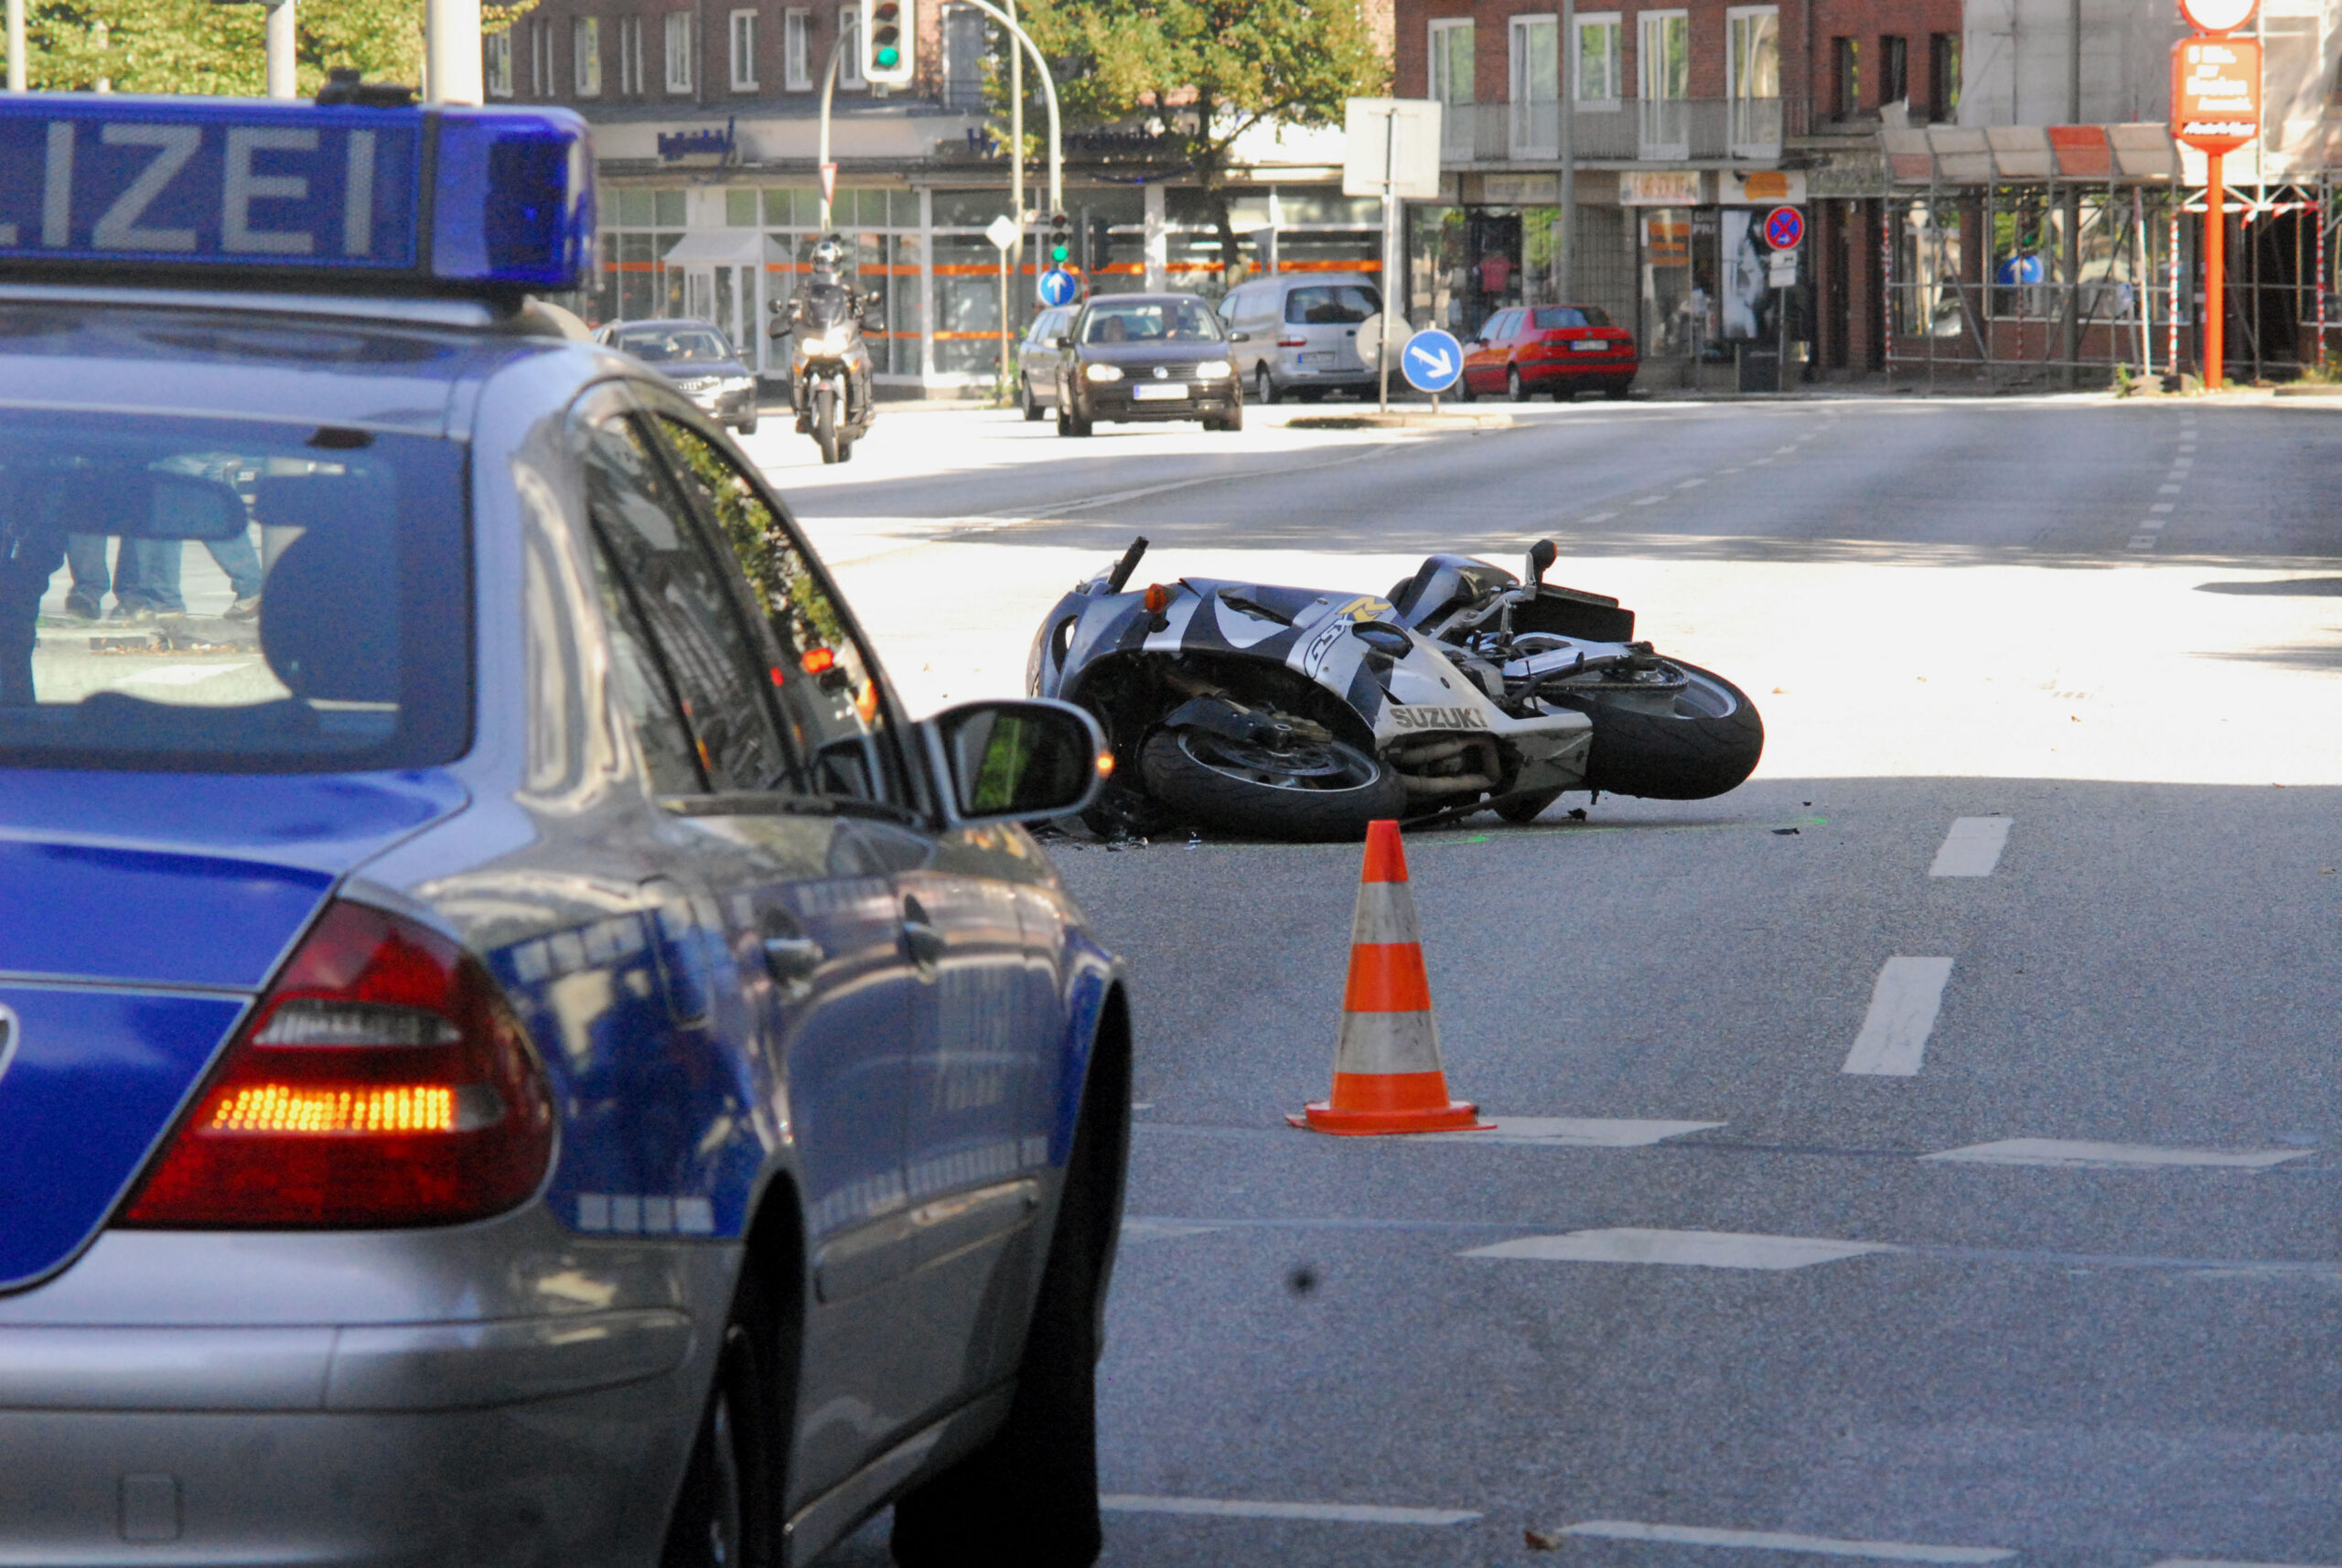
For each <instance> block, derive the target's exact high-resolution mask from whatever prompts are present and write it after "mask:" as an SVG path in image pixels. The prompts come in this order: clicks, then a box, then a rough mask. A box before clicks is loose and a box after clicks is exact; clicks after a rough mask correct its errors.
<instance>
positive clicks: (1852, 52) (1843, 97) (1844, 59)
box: [1830, 37, 1863, 120]
mask: <svg viewBox="0 0 2342 1568" xmlns="http://www.w3.org/2000/svg"><path fill="white" fill-rule="evenodd" d="M1862 107H1863V41H1862V40H1861V39H1860V38H1845V37H1839V38H1832V39H1831V40H1830V113H1831V116H1832V118H1833V119H1838V120H1851V119H1853V117H1854V116H1855V115H1856V114H1859V113H1862Z"/></svg>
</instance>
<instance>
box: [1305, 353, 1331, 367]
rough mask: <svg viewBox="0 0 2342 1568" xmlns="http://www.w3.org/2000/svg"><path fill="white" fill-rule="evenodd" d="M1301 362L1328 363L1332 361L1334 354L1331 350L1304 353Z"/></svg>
mask: <svg viewBox="0 0 2342 1568" xmlns="http://www.w3.org/2000/svg"><path fill="white" fill-rule="evenodd" d="M1301 362H1302V363H1303V364H1305V365H1330V364H1332V363H1333V362H1334V356H1333V354H1332V353H1331V352H1327V353H1323V354H1304V355H1302V356H1301Z"/></svg>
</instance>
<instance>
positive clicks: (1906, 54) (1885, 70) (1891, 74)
mask: <svg viewBox="0 0 2342 1568" xmlns="http://www.w3.org/2000/svg"><path fill="white" fill-rule="evenodd" d="M1910 96H1911V54H1910V40H1909V39H1907V38H1897V37H1896V36H1895V35H1894V34H1892V33H1889V34H1887V35H1886V36H1885V37H1884V38H1880V39H1879V40H1878V102H1879V103H1880V105H1881V106H1882V107H1884V106H1885V105H1886V104H1889V103H1900V102H1904V101H1905V100H1906V99H1907V98H1909V97H1910Z"/></svg>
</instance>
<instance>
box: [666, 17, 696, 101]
mask: <svg viewBox="0 0 2342 1568" xmlns="http://www.w3.org/2000/svg"><path fill="white" fill-rule="evenodd" d="M665 52H666V56H667V91H670V92H689V91H691V90H692V14H691V13H690V12H689V11H674V12H671V13H669V14H668V16H667V48H666V51H665Z"/></svg>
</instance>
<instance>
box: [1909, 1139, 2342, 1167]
mask: <svg viewBox="0 0 2342 1568" xmlns="http://www.w3.org/2000/svg"><path fill="white" fill-rule="evenodd" d="M2314 1153H2315V1150H2312V1149H2252V1150H2248V1151H2246V1152H2244V1153H2241V1154H2224V1153H2222V1152H2220V1151H2219V1150H2217V1149H2163V1148H2157V1147H2155V1146H2154V1145H2153V1144H2092V1143H2085V1142H2080V1141H2078V1140H2072V1139H2066V1138H2004V1139H2002V1140H2001V1141H2000V1142H1998V1143H1994V1144H1969V1145H1968V1146H1966V1147H1965V1148H1959V1149H1945V1150H1943V1151H1942V1152H1941V1153H1939V1154H1933V1155H1920V1156H1919V1157H1920V1158H1921V1159H1923V1160H1949V1161H1956V1162H1959V1163H1961V1164H1963V1165H2057V1166H2062V1167H2064V1168H2066V1169H2068V1170H2092V1171H2121V1170H2157V1169H2166V1170H2167V1169H2171V1168H2174V1167H2179V1168H2187V1167H2193V1168H2197V1169H2213V1170H2248V1171H2265V1170H2267V1169H2268V1168H2269V1167H2270V1166H2272V1165H2283V1164H2284V1163H2285V1162H2286V1161H2287V1160H2303V1159H2307V1158H2308V1157H2309V1156H2310V1155H2312V1154H2314Z"/></svg>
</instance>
